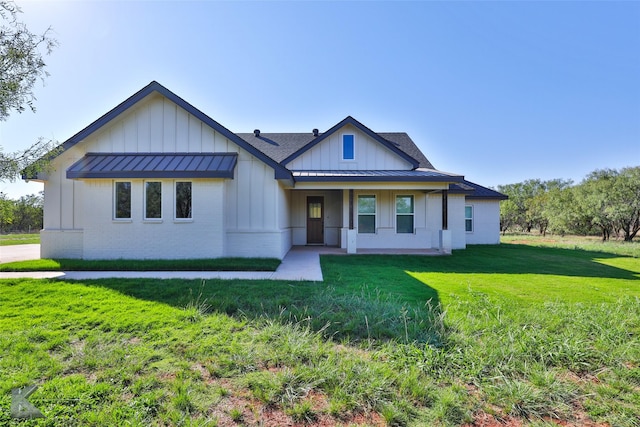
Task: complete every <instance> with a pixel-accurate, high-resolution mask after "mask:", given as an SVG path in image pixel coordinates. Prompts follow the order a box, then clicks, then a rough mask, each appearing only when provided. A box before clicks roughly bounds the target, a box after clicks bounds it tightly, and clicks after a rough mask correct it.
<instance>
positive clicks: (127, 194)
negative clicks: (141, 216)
mask: <svg viewBox="0 0 640 427" xmlns="http://www.w3.org/2000/svg"><path fill="white" fill-rule="evenodd" d="M114 188H115V191H114V192H115V195H114V197H115V203H114V207H115V212H114V218H115V219H131V183H130V182H116V183H115V186H114Z"/></svg>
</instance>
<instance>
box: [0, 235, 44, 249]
mask: <svg viewBox="0 0 640 427" xmlns="http://www.w3.org/2000/svg"><path fill="white" fill-rule="evenodd" d="M31 244H38V245H39V244H40V234H39V233H36V234H0V246H9V245H31Z"/></svg>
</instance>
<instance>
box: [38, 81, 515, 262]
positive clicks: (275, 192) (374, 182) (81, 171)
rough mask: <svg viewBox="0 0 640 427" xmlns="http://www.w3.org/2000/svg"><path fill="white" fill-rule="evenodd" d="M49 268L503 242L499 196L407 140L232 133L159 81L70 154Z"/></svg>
mask: <svg viewBox="0 0 640 427" xmlns="http://www.w3.org/2000/svg"><path fill="white" fill-rule="evenodd" d="M26 178H29V179H33V180H40V181H43V182H44V185H45V191H44V194H45V205H44V229H43V230H42V231H41V242H42V244H41V248H42V249H41V255H42V257H43V258H85V259H111V258H128V259H136V258H156V259H172V258H216V257H226V256H240V257H277V258H283V257H284V256H285V255H286V253H287V252H288V251H289V249H290V248H291V247H292V246H293V245H328V246H338V247H341V248H345V249H347V251H348V252H350V253H357V251H358V249H361V248H412V249H430V248H432V249H438V250H443V251H445V252H446V251H450V250H451V249H462V248H464V247H465V246H466V245H467V244H496V243H499V233H500V229H499V201H500V200H501V199H504V198H505V196H503V195H502V194H500V193H497V192H495V191H493V190H490V189H487V188H484V187H482V186H479V185H477V184H473V183H470V182H468V181H465V180H464V178H463V176H461V175H456V174H451V173H447V172H442V171H438V170H436V169H435V168H434V167H433V166H432V165H431V163H430V162H429V161H428V160H427V159H426V157H425V156H424V154H423V153H422V152H420V150H419V149H418V148H417V146H416V145H415V144H414V143H413V141H412V140H411V139H410V138H409V137H408V135H407V134H406V133H375V132H373V131H372V130H370V129H369V128H367V127H365V126H364V125H362V124H361V123H360V122H358V121H357V120H355V119H353V118H351V117H347V118H346V119H344V120H343V121H341V122H340V123H338V124H336V125H335V126H334V127H332V128H331V129H329V130H327V131H326V132H323V133H320V132H318V131H317V130H315V129H314V131H313V132H309V133H308V134H301V133H296V134H293V133H265V134H262V133H260V131H258V130H256V131H254V132H253V133H249V134H235V133H233V132H231V131H230V130H228V129H226V128H225V127H223V126H222V125H221V124H219V123H218V122H216V121H215V120H213V119H211V118H210V117H208V116H207V115H206V114H204V113H203V112H201V111H200V110H198V109H196V108H195V107H193V106H192V105H190V104H189V103H187V102H186V101H184V100H183V99H182V98H180V97H178V96H177V95H175V94H174V93H172V92H171V91H169V90H168V89H166V88H165V87H163V86H162V85H160V84H159V83H157V82H151V83H150V84H149V85H147V86H146V87H144V88H143V89H141V90H140V91H139V92H137V93H136V94H134V95H133V96H131V97H130V98H128V99H127V100H125V101H124V102H123V103H122V104H120V105H118V106H117V107H115V108H114V109H113V110H111V111H109V112H108V113H106V114H105V115H104V116H102V117H100V118H99V119H98V120H96V121H95V122H93V123H92V124H90V125H89V126H88V127H86V128H85V129H83V130H82V131H80V132H79V133H77V134H76V135H74V136H73V137H71V138H70V139H69V140H67V141H66V142H65V143H64V144H63V145H62V150H61V152H60V154H58V155H56V157H54V158H53V160H52V162H51V168H50V171H49V172H47V173H41V174H40V175H38V176H37V177H26Z"/></svg>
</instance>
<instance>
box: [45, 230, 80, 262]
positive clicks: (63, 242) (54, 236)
mask: <svg viewBox="0 0 640 427" xmlns="http://www.w3.org/2000/svg"><path fill="white" fill-rule="evenodd" d="M83 234H84V233H83V232H82V230H42V231H41V232H40V257H41V258H82V253H83V251H82V244H83Z"/></svg>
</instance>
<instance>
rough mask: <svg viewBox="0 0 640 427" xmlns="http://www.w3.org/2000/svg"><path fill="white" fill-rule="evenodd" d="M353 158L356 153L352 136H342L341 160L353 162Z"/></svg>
mask: <svg viewBox="0 0 640 427" xmlns="http://www.w3.org/2000/svg"><path fill="white" fill-rule="evenodd" d="M355 158H356V152H355V138H354V136H353V135H342V160H354V159H355Z"/></svg>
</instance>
